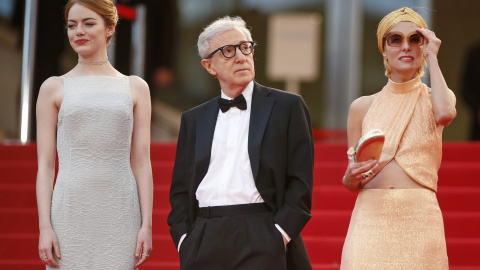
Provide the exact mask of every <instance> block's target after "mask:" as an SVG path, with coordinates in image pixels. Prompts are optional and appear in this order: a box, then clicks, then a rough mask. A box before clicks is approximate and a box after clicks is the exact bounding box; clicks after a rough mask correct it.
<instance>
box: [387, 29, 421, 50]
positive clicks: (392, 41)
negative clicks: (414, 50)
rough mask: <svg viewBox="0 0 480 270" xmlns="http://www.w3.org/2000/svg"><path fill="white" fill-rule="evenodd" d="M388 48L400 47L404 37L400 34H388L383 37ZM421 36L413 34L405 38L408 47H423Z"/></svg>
mask: <svg viewBox="0 0 480 270" xmlns="http://www.w3.org/2000/svg"><path fill="white" fill-rule="evenodd" d="M385 39H386V41H387V44H388V46H390V47H400V46H402V44H403V41H404V39H405V37H404V36H403V34H402V33H400V32H390V33H388V34H386V35H385ZM423 40H424V38H423V36H422V35H421V34H420V33H417V32H413V33H410V34H409V35H408V36H407V42H408V45H409V46H410V47H418V46H422V45H423Z"/></svg>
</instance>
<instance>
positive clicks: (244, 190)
mask: <svg viewBox="0 0 480 270" xmlns="http://www.w3.org/2000/svg"><path fill="white" fill-rule="evenodd" d="M252 93H253V81H251V82H250V83H249V84H248V85H247V87H246V88H245V90H244V91H243V93H242V94H243V96H244V97H245V100H246V101H247V109H246V110H240V109H238V108H237V107H232V108H230V110H228V111H226V112H224V113H223V112H222V111H221V110H218V118H217V123H216V125H215V133H214V134H213V142H212V150H211V157H210V165H209V166H208V171H207V174H206V175H205V177H204V178H203V180H202V182H201V183H200V185H199V186H198V189H197V191H196V193H195V195H196V198H197V200H198V206H199V207H207V206H220V205H235V204H246V203H260V202H263V199H262V196H260V193H259V192H258V190H257V187H256V186H255V181H254V180H253V174H252V167H251V165H250V157H249V156H248V130H249V125H250V111H251V107H252ZM222 98H225V99H232V98H231V97H228V96H226V95H225V94H224V93H223V91H222Z"/></svg>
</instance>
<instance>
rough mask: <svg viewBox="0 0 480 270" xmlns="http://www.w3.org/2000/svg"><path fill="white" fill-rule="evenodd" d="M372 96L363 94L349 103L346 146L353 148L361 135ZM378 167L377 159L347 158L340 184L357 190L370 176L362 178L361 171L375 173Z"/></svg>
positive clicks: (354, 190) (370, 178)
mask: <svg viewBox="0 0 480 270" xmlns="http://www.w3.org/2000/svg"><path fill="white" fill-rule="evenodd" d="M373 99H374V97H373V96H364V97H360V98H358V99H356V100H355V101H353V102H352V104H351V105H350V110H349V112H348V120H347V141H348V148H350V147H352V148H355V145H356V144H357V142H358V140H359V139H360V137H362V122H363V118H364V117H365V115H366V114H367V111H368V109H369V108H370V105H371V104H372V102H373ZM376 169H378V161H377V160H370V161H364V162H358V163H357V162H354V161H353V159H349V160H348V167H347V170H346V172H345V175H344V176H343V179H342V184H343V185H344V186H345V187H346V188H347V189H348V190H350V191H352V192H359V191H360V190H361V189H362V187H363V186H364V185H365V184H367V183H368V182H369V181H370V180H372V177H371V176H370V177H368V178H364V177H362V175H361V174H362V173H364V172H367V171H368V170H372V171H373V173H374V174H376Z"/></svg>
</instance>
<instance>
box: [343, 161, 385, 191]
mask: <svg viewBox="0 0 480 270" xmlns="http://www.w3.org/2000/svg"><path fill="white" fill-rule="evenodd" d="M377 172H378V162H377V161H376V160H369V161H364V162H358V163H357V162H354V161H351V162H349V163H348V167H347V171H346V172H345V176H343V180H342V183H343V185H344V186H345V187H346V188H348V190H350V191H353V192H358V191H360V190H361V189H362V188H363V186H365V185H366V184H367V183H368V182H370V180H372V179H373V176H374V175H375V174H376V173H377Z"/></svg>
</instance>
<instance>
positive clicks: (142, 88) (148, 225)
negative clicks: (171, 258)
mask: <svg viewBox="0 0 480 270" xmlns="http://www.w3.org/2000/svg"><path fill="white" fill-rule="evenodd" d="M130 86H131V89H132V98H133V103H134V108H133V135H132V150H131V163H132V171H133V175H134V176H135V180H136V181H137V187H138V195H139V200H140V211H141V215H142V227H141V228H140V231H139V232H138V237H137V248H136V250H135V257H137V258H138V259H140V260H139V262H138V263H137V264H136V265H135V268H137V267H139V266H140V265H142V264H143V263H144V262H145V261H146V260H147V256H142V254H146V255H149V254H150V252H151V251H152V208H153V178H152V165H151V162H150V124H151V111H152V105H151V102H150V91H149V88H148V85H147V83H146V82H145V81H144V80H142V79H140V78H139V77H136V76H131V77H130Z"/></svg>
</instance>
